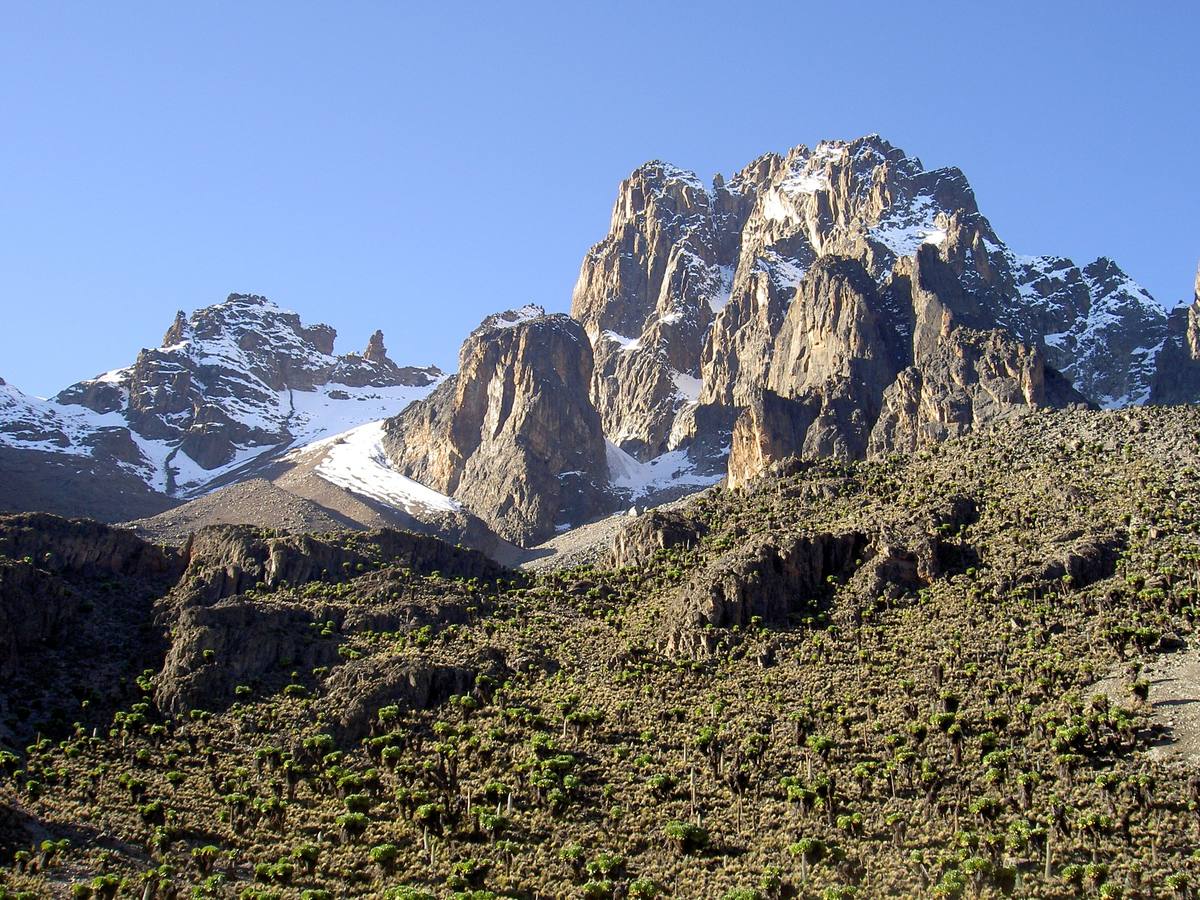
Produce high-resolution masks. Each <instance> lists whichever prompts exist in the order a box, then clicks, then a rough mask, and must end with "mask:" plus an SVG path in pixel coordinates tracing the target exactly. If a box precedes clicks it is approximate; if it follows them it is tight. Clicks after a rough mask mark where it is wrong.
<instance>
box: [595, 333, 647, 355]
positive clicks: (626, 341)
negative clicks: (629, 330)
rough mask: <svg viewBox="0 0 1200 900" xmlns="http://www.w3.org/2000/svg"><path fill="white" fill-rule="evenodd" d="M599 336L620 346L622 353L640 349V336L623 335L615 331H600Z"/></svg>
mask: <svg viewBox="0 0 1200 900" xmlns="http://www.w3.org/2000/svg"><path fill="white" fill-rule="evenodd" d="M601 336H602V337H604V338H605V339H607V340H610V341H612V342H613V343H614V344H616V345H618V346H619V347H620V348H621V352H622V353H629V352H631V351H633V350H638V349H641V346H642V339H641V338H630V337H625V335H623V334H617V333H616V332H615V331H602V332H601Z"/></svg>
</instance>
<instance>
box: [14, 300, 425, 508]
mask: <svg viewBox="0 0 1200 900" xmlns="http://www.w3.org/2000/svg"><path fill="white" fill-rule="evenodd" d="M336 335H337V333H336V331H335V330H334V329H333V328H331V327H330V326H328V325H305V324H304V323H303V322H301V320H300V318H299V316H297V315H296V314H295V313H292V312H287V311H285V310H282V309H280V308H279V307H278V306H276V305H275V304H274V303H272V302H271V301H269V300H267V299H266V298H265V297H261V296H258V295H254V294H230V295H229V297H228V298H227V299H226V300H225V301H224V302H223V303H219V304H216V305H214V306H210V307H206V308H204V309H201V310H198V311H196V312H195V313H193V314H192V315H191V316H190V317H188V316H186V315H185V314H184V313H183V312H182V311H181V312H179V313H177V314H176V317H175V321H174V323H173V324H172V325H171V327H170V328H169V329H168V330H167V332H166V334H165V335H164V337H163V342H162V345H161V346H160V347H157V348H148V349H145V350H142V351H141V353H139V354H138V358H137V360H136V361H135V362H134V363H133V365H130V366H127V367H125V368H121V369H115V370H113V371H111V372H106V373H104V374H102V375H99V376H97V377H96V378H93V379H88V380H86V381H82V382H79V383H78V384H74V385H71V386H70V387H68V388H66V389H65V390H63V391H61V392H60V393H59V394H58V395H57V396H56V397H55V398H53V400H49V401H43V400H38V399H36V398H32V397H28V396H26V395H24V394H21V393H20V392H19V391H17V390H16V389H15V388H13V387H11V386H9V385H0V443H2V444H3V445H4V446H7V447H11V448H14V449H18V450H33V451H40V452H43V453H57V454H63V455H66V456H72V457H81V458H89V459H92V460H95V461H96V462H97V464H99V465H102V466H105V467H107V468H110V469H116V470H120V471H123V472H125V473H128V474H130V475H133V476H135V477H136V478H137V479H140V480H141V481H142V482H143V483H144V484H145V485H146V486H147V488H149V489H150V490H151V491H155V492H158V493H160V494H163V495H166V496H167V497H186V496H189V495H192V494H194V493H196V492H198V491H202V490H204V489H206V488H207V487H208V486H209V485H212V484H214V483H220V481H219V480H220V479H221V478H222V477H228V476H229V475H230V474H231V473H234V472H236V471H237V470H239V469H240V468H244V467H246V466H247V464H250V463H253V462H254V461H255V459H256V458H259V457H261V456H263V455H264V454H266V453H269V452H273V451H276V450H278V449H280V448H283V447H287V446H289V445H292V444H294V443H297V442H307V441H311V440H313V439H315V438H318V437H321V436H323V435H325V434H328V433H330V429H333V430H334V431H341V430H344V429H345V428H347V427H350V426H351V425H356V424H360V423H362V422H364V421H370V420H372V419H378V418H383V416H385V415H387V414H388V413H390V412H394V411H395V410H396V409H398V408H402V407H403V406H404V405H405V404H406V403H407V402H409V401H411V400H413V399H417V398H418V397H420V396H423V395H424V394H425V393H428V391H429V390H430V389H432V387H433V385H434V384H435V383H436V382H437V380H438V379H439V378H440V377H441V373H440V372H439V371H438V370H437V369H436V368H432V367H431V368H424V369H420V368H413V367H403V366H398V365H397V364H396V363H394V362H393V361H392V360H391V359H390V358H388V356H387V352H386V349H385V347H384V344H383V336H382V334H381V333H379V332H376V334H375V335H373V336H372V338H371V341H370V344H369V346H368V347H367V349H366V351H365V352H364V353H361V354H357V353H351V354H346V355H343V356H336V355H334V340H335V338H336ZM235 477H236V476H235Z"/></svg>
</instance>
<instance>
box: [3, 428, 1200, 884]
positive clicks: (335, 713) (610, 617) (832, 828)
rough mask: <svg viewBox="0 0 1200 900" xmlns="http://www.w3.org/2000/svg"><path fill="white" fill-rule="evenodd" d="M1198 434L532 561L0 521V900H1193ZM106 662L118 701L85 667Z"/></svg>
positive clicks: (878, 474) (677, 519)
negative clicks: (575, 559) (131, 651)
mask: <svg viewBox="0 0 1200 900" xmlns="http://www.w3.org/2000/svg"><path fill="white" fill-rule="evenodd" d="M1198 434H1200V410H1197V409H1196V408H1195V407H1177V408H1136V409H1128V410H1122V411H1116V412H1086V411H1071V412H1035V413H1032V414H1030V415H1027V416H1024V417H1021V418H1020V419H1018V420H1016V421H1014V422H1011V423H1006V424H1005V425H1004V426H1003V427H1002V428H996V429H985V430H981V431H979V432H976V433H973V434H969V435H966V436H962V437H958V438H953V439H951V440H948V441H946V442H945V443H943V444H940V445H937V446H935V447H932V448H929V449H926V450H921V451H918V452H915V453H913V454H910V455H905V456H899V455H895V456H887V457H881V458H879V459H875V460H871V461H854V460H841V461H834V460H825V461H807V462H802V461H790V462H784V463H776V464H774V465H773V466H772V467H771V468H770V470H769V472H768V474H767V475H766V477H764V478H762V479H760V480H758V481H756V482H753V483H752V484H750V485H749V486H747V487H745V488H739V489H736V490H729V489H724V488H714V489H710V490H709V491H707V492H705V493H704V494H702V495H701V496H700V497H698V498H696V499H695V500H693V501H691V502H690V503H688V504H683V505H679V506H676V507H674V508H673V509H671V510H670V511H669V512H657V511H651V512H649V513H646V514H644V515H642V516H638V517H631V518H630V520H629V522H628V524H627V525H626V527H625V528H624V529H623V530H622V531H621V533H620V534H618V536H617V538H616V540H615V542H614V546H613V550H612V554H611V557H610V559H609V560H608V562H607V563H606V564H604V565H589V566H585V567H580V568H573V569H557V570H550V571H543V572H539V573H536V574H534V573H522V572H515V571H511V570H504V569H501V568H500V567H498V566H496V565H495V564H493V563H490V562H488V561H487V560H485V559H484V558H483V557H481V556H479V555H478V554H473V553H471V552H470V551H463V550H457V549H455V548H451V547H448V546H447V545H445V544H442V543H440V542H438V541H436V540H435V539H432V538H420V537H413V536H405V535H401V534H399V533H396V532H377V533H370V534H367V535H363V534H357V535H356V534H346V533H340V534H329V535H323V536H310V537H299V536H283V535H272V534H270V533H265V532H262V531H259V530H253V529H238V528H231V527H228V526H226V527H221V528H213V529H208V530H206V531H204V532H201V533H200V534H198V535H197V537H196V539H195V540H194V541H193V542H192V543H191V544H190V545H189V546H187V547H185V548H183V549H181V550H159V549H156V548H154V547H152V545H148V544H145V543H144V542H140V541H138V540H137V539H136V538H129V537H121V535H124V534H125V533H124V532H119V531H116V530H112V529H106V528H104V527H103V526H95V528H94V529H93V530H92V531H81V530H80V529H81V528H82V526H81V525H80V524H79V523H62V520H53V523H54V524H52V522H51V520H49V519H47V520H46V521H41V522H39V523H37V525H36V527H32V526H31V524H30V523H29V522H28V521H26V520H23V519H19V518H18V519H8V520H3V521H0V557H2V559H0V579H2V581H0V584H2V585H3V586H4V590H3V591H0V597H2V598H3V602H2V603H0V621H3V617H4V616H8V617H9V621H14V620H17V619H21V620H22V621H24V617H28V616H29V611H30V610H40V611H41V617H40V618H37V619H36V620H35V621H31V623H30V624H29V626H28V627H27V628H26V629H24V630H22V631H21V632H19V633H14V636H13V637H12V638H11V639H10V640H11V641H12V642H13V645H12V647H11V648H10V649H9V654H8V656H6V659H10V660H13V663H12V665H11V667H10V669H11V670H10V671H5V672H0V674H2V675H4V678H5V680H4V681H3V682H0V690H2V692H3V694H2V701H3V704H4V706H3V716H4V718H3V723H2V724H3V734H4V735H5V742H6V743H7V745H8V746H7V749H6V750H5V751H4V753H3V754H0V759H2V762H0V771H2V773H3V775H2V776H0V848H2V849H0V858H2V860H3V868H0V896H4V897H15V896H43V895H60V896H78V897H116V896H142V897H183V896H194V897H259V898H266V897H306V898H309V900H318V898H324V897H343V896H386V897H393V898H410V900H411V898H424V897H434V898H448V897H456V898H457V897H466V898H484V897H520V898H534V897H575V896H579V897H595V898H609V897H631V898H644V897H653V896H674V897H725V898H729V900H735V898H737V900H749V898H756V897H757V898H776V897H785V896H798V897H830V898H842V897H855V896H858V897H874V896H882V895H889V894H896V895H900V896H942V897H967V896H973V897H1001V896H1009V895H1013V896H1028V897H1061V898H1066V897H1075V896H1079V895H1081V894H1085V895H1095V896H1104V897H1127V898H1135V897H1144V898H1149V897H1163V896H1180V897H1186V896H1190V895H1191V893H1192V892H1193V891H1194V890H1195V888H1196V886H1198V885H1200V858H1197V856H1196V854H1195V853H1194V848H1195V846H1196V843H1197V839H1198V836H1200V819H1198V818H1197V804H1198V803H1200V774H1198V773H1197V770H1196V769H1195V768H1194V761H1192V762H1190V763H1189V761H1188V760H1187V759H1185V758H1183V757H1182V756H1180V755H1179V754H1178V753H1172V750H1171V748H1172V747H1173V746H1174V744H1173V743H1172V742H1173V739H1174V738H1177V737H1180V735H1178V734H1173V733H1172V732H1171V730H1170V728H1169V726H1168V725H1167V719H1168V716H1166V715H1164V713H1169V712H1170V707H1164V706H1158V705H1156V704H1157V703H1158V702H1159V700H1158V698H1157V695H1156V693H1155V689H1154V687H1153V686H1152V685H1151V684H1150V683H1149V682H1148V681H1147V680H1146V679H1145V678H1144V677H1143V675H1142V673H1143V671H1144V670H1145V669H1146V667H1149V666H1153V665H1157V664H1158V663H1160V662H1161V661H1163V660H1167V659H1171V658H1173V657H1174V655H1175V654H1187V653H1191V652H1193V649H1194V648H1193V647H1192V642H1193V641H1194V636H1193V631H1194V626H1195V621H1196V616H1197V602H1196V601H1197V591H1198V590H1200V545H1198V543H1197V530H1196V529H1197V524H1196V523H1197V509H1198V508H1200V507H1198V504H1200V478H1198V472H1200V469H1198V466H1200V445H1198V443H1197V435H1198ZM1064 473H1070V477H1069V478H1064V477H1063V474H1064ZM117 608H120V609H123V610H125V611H126V615H125V616H124V618H120V619H118V618H116V617H114V615H113V611H114V610H115V609H117ZM139 611H140V612H139ZM138 615H141V616H143V618H141V619H140V620H139V619H138ZM89 622H100V623H104V622H125V623H126V624H125V625H123V626H121V627H122V628H125V629H127V630H126V631H120V630H111V629H112V628H116V626H115V625H113V626H111V627H110V630H109V631H108V632H107V633H106V632H105V631H104V630H103V629H101V630H99V631H94V630H93V631H88V630H87V628H86V627H85V626H87V624H88V623H89ZM106 634H107V637H106ZM78 641H86V642H91V644H90V646H92V650H93V652H94V653H96V654H98V655H99V656H100V657H101V658H104V657H105V656H106V655H118V654H119V655H120V659H121V660H123V661H124V662H123V666H124V670H125V671H124V675H123V680H120V681H116V680H114V681H113V686H112V689H111V690H109V691H106V692H105V693H104V694H103V695H97V694H94V693H91V692H89V687H90V685H89V684H88V682H87V680H86V679H83V678H81V677H80V674H79V673H78V672H77V671H72V670H70V669H65V668H60V667H57V664H55V663H54V660H56V659H59V658H60V655H61V654H70V653H71V652H73V651H72V647H73V646H74V642H78ZM129 647H136V648H138V653H137V654H136V655H135V656H130V655H128V653H127V652H122V651H123V650H125V649H127V648H129ZM1172 718H1173V717H1172Z"/></svg>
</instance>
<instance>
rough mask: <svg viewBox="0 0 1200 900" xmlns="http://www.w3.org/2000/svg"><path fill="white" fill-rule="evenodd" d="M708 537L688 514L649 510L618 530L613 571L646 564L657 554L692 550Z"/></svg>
mask: <svg viewBox="0 0 1200 900" xmlns="http://www.w3.org/2000/svg"><path fill="white" fill-rule="evenodd" d="M707 533H708V526H707V525H706V524H705V523H704V522H703V521H701V520H699V519H696V518H694V517H692V516H690V515H688V514H687V513H684V512H679V511H667V510H657V509H656V510H651V511H650V512H647V513H644V514H642V515H640V516H638V517H637V518H636V519H634V520H633V521H632V522H630V523H629V524H627V525H625V526H624V527H623V528H621V530H620V531H618V532H617V535H616V537H615V538H614V539H613V549H612V564H613V566H614V567H615V568H618V569H619V568H623V567H624V566H637V565H642V564H643V563H646V562H649V561H650V559H652V558H653V557H654V554H655V553H657V552H658V551H659V550H670V549H672V548H674V547H684V548H692V547H695V546H696V545H697V544H699V543H700V539H701V538H702V537H704V535H706V534H707Z"/></svg>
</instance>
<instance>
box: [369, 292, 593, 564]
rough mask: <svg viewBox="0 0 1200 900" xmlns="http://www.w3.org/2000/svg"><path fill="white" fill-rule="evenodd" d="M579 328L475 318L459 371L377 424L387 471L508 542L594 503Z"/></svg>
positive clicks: (520, 318)
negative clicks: (456, 506)
mask: <svg viewBox="0 0 1200 900" xmlns="http://www.w3.org/2000/svg"><path fill="white" fill-rule="evenodd" d="M592 374H593V360H592V352H591V346H590V345H589V343H588V340H587V336H586V335H585V334H584V331H583V328H582V327H581V326H580V325H579V324H578V323H577V322H575V321H573V320H572V319H570V318H568V317H566V316H563V315H546V314H545V312H544V310H542V309H541V308H540V307H525V308H524V309H521V310H516V311H512V312H508V313H503V314H500V315H497V316H491V317H489V318H488V319H486V320H484V322H483V324H482V325H480V327H479V328H477V329H476V330H475V331H474V332H472V334H471V335H470V337H468V338H467V340H466V342H465V343H464V344H463V346H462V350H461V351H460V353H459V371H458V374H457V375H455V376H453V377H452V378H451V379H449V380H447V381H446V383H445V384H443V385H442V386H441V387H439V388H438V389H437V390H436V391H435V392H434V393H433V395H431V396H430V397H429V399H428V400H425V401H422V402H420V403H415V404H413V405H412V406H411V407H409V408H408V409H407V410H405V411H404V412H403V413H401V414H400V415H398V416H396V417H394V418H392V419H390V420H389V421H388V422H387V424H386V426H385V432H386V436H385V439H384V447H385V449H386V451H387V454H388V457H389V459H390V460H391V463H392V465H393V467H394V468H395V469H397V470H398V471H400V472H402V473H403V474H405V475H407V476H408V477H410V478H413V479H415V480H416V481H419V482H421V483H422V484H425V485H428V486H429V487H432V488H433V489H435V490H437V491H440V492H442V493H444V494H446V495H448V496H450V497H453V498H454V499H456V500H459V501H461V502H462V503H463V504H464V505H465V506H467V508H469V509H470V510H471V511H472V512H474V513H475V514H476V515H478V516H479V517H480V518H482V519H483V520H484V521H485V522H487V523H488V524H489V525H491V526H492V528H493V529H494V530H495V531H496V532H497V533H498V534H500V535H501V536H502V537H505V538H507V539H508V540H511V541H513V542H515V543H519V544H528V543H530V542H537V541H539V540H542V539H544V538H546V537H548V536H550V535H552V534H553V533H554V530H555V527H556V526H565V525H570V524H580V523H582V522H583V521H586V519H587V518H588V517H590V516H591V515H593V514H594V513H595V512H598V511H600V509H601V508H602V506H603V503H604V491H605V489H606V487H607V480H608V478H607V476H608V470H607V463H606V461H605V447H604V433H603V430H602V428H601V423H600V416H599V414H598V413H597V411H596V409H595V408H594V407H593V406H592V404H591V402H590V400H589V396H588V394H589V388H590V385H591V382H592Z"/></svg>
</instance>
